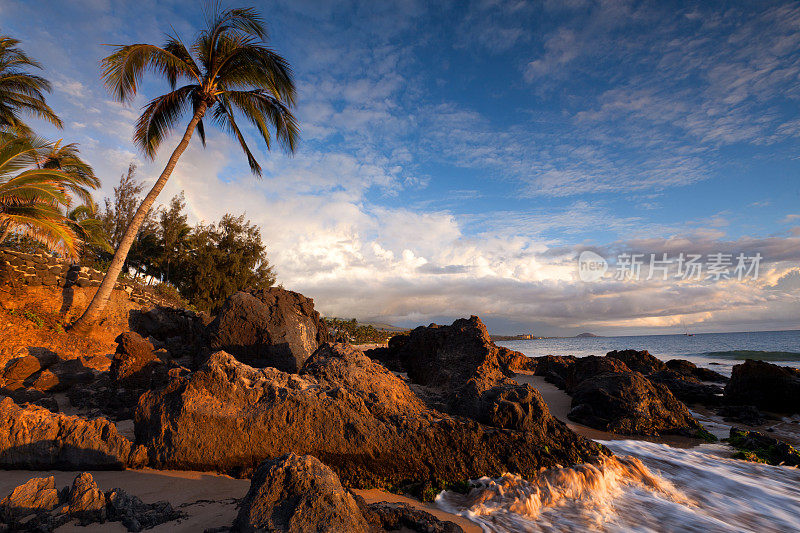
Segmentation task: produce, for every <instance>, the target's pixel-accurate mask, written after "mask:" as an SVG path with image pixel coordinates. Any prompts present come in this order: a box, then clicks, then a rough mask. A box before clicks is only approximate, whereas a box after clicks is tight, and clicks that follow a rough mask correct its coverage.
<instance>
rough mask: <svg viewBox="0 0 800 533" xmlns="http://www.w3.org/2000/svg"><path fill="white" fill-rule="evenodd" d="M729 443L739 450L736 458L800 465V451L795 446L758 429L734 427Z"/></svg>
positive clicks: (773, 463)
mask: <svg viewBox="0 0 800 533" xmlns="http://www.w3.org/2000/svg"><path fill="white" fill-rule="evenodd" d="M728 443H729V444H730V445H731V446H733V447H734V448H735V449H736V450H737V452H736V453H735V454H734V458H736V459H744V460H746V461H756V462H759V463H767V464H771V465H786V466H795V467H800V452H798V451H797V449H795V447H794V446H791V445H789V444H787V443H785V442H782V441H779V440H778V439H775V438H772V437H770V436H768V435H764V434H763V433H759V432H758V431H747V430H743V429H739V428H735V427H732V428H731V431H730V436H729V437H728Z"/></svg>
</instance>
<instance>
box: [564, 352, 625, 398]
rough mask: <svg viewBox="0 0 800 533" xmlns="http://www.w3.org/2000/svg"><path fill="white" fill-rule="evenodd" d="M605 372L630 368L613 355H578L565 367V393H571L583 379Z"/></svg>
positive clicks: (623, 370) (622, 370)
mask: <svg viewBox="0 0 800 533" xmlns="http://www.w3.org/2000/svg"><path fill="white" fill-rule="evenodd" d="M606 372H630V369H629V368H628V366H627V365H626V364H625V363H624V362H622V360H620V359H615V358H613V357H598V356H596V355H588V356H586V357H579V358H577V359H575V362H574V363H573V364H571V365H570V366H569V367H568V369H567V377H566V381H565V383H564V385H565V386H564V390H565V391H566V393H567V394H573V393H574V392H575V389H576V388H577V387H578V385H580V383H581V382H582V381H583V380H585V379H588V378H592V377H594V376H596V375H598V374H603V373H606Z"/></svg>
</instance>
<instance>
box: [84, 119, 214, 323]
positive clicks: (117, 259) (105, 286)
mask: <svg viewBox="0 0 800 533" xmlns="http://www.w3.org/2000/svg"><path fill="white" fill-rule="evenodd" d="M206 107H207V104H206V103H201V104H200V105H199V106H198V107H197V110H196V111H195V114H194V116H193V117H192V120H191V121H190V122H189V125H188V126H187V127H186V132H185V133H184V134H183V138H182V139H181V142H180V143H178V146H177V147H175V151H173V152H172V155H171V156H170V158H169V161H167V166H166V167H164V171H163V172H162V173H161V176H159V177H158V180H156V183H155V185H153V188H152V189H150V192H148V193H147V196H145V198H144V200H143V201H142V203H141V205H140V206H139V208H138V209H137V210H136V214H135V215H134V216H133V220H131V223H130V225H129V226H128V229H126V230H125V235H123V236H122V240H121V241H120V243H119V248H117V251H116V252H115V253H114V258H113V259H112V260H111V264H110V265H109V267H108V272H107V273H106V276H105V277H104V278H103V282H102V283H101V284H100V287H98V288H97V292H96V293H95V294H94V297H93V298H92V301H91V302H90V303H89V307H87V308H86V311H84V312H83V315H81V317H80V318H79V319H78V320H76V321H75V323H74V324H73V325H72V330H73V331H75V332H78V333H87V332H88V331H89V330H90V329H91V328H92V326H93V325H94V323H95V322H96V321H97V319H98V318H100V314H101V313H102V312H103V310H104V309H105V307H106V305H107V304H108V300H109V298H111V291H113V290H114V285H115V284H116V283H117V278H118V277H119V274H120V272H122V266H123V264H124V263H125V259H126V258H127V257H128V252H129V251H130V249H131V245H133V241H134V240H135V239H136V234H137V233H139V227H140V226H141V225H142V222H143V221H144V218H145V216H146V215H147V212H148V211H149V210H150V208H151V207H152V206H153V203H154V202H155V201H156V198H157V197H158V195H159V194H160V193H161V190H162V189H163V188H164V186H165V185H166V184H167V180H168V179H169V177H170V175H172V171H173V170H174V169H175V165H177V164H178V159H179V158H180V157H181V155H182V154H183V152H184V151H185V150H186V147H187V146H189V139H191V138H192V133H193V132H194V129H195V128H196V127H197V123H198V122H200V119H201V118H203V115H204V114H205V112H206Z"/></svg>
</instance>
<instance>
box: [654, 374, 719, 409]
mask: <svg viewBox="0 0 800 533" xmlns="http://www.w3.org/2000/svg"><path fill="white" fill-rule="evenodd" d="M647 379H649V380H650V381H651V382H653V383H660V384H662V385H664V386H666V387H667V388H668V389H669V390H670V392H672V394H673V395H675V397H676V398H678V399H679V400H680V401H682V402H686V403H701V404H703V405H717V404H719V403H720V402H721V400H722V391H723V388H722V386H721V385H710V384H706V383H703V382H702V381H700V380H699V379H697V378H696V377H694V375H693V374H684V373H680V372H676V371H674V370H670V369H668V368H665V369H664V370H659V371H658V372H654V373H652V374H650V375H649V376H647Z"/></svg>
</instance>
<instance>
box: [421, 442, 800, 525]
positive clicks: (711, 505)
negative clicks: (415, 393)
mask: <svg viewBox="0 0 800 533" xmlns="http://www.w3.org/2000/svg"><path fill="white" fill-rule="evenodd" d="M603 444H605V445H606V446H607V447H609V448H611V449H612V451H614V453H616V454H617V457H612V458H606V459H603V460H602V461H601V462H600V463H598V464H597V465H588V464H585V465H577V466H573V467H568V468H551V469H546V470H542V472H541V473H540V474H539V475H538V476H537V477H536V479H531V480H525V479H522V478H521V477H519V476H515V475H512V474H505V475H503V476H501V477H499V478H496V479H490V478H488V477H484V478H481V479H478V480H476V481H473V487H472V490H471V491H470V492H469V494H457V493H453V492H442V493H441V494H439V496H438V497H437V499H436V503H437V505H438V506H439V507H440V508H442V509H443V510H446V511H449V512H452V513H456V514H460V515H462V516H465V517H467V518H469V519H470V520H472V521H474V522H475V523H477V524H479V525H480V526H481V527H482V528H483V530H484V531H487V532H490V531H491V532H498V533H505V532H517V531H525V532H539V531H548V532H550V531H553V532H554V531H613V532H622V531H631V530H636V531H653V532H656V531H658V532H662V531H676V532H677V531H709V532H717V531H718V532H733V531H758V532H766V531H799V530H800V492H798V489H797V487H798V486H800V470H798V469H795V468H788V467H776V466H768V465H761V464H756V463H748V462H744V461H737V460H734V459H726V458H723V457H721V456H719V455H718V454H719V453H720V452H721V451H722V450H724V448H723V447H722V446H720V445H705V446H703V447H701V448H695V449H691V450H687V449H681V448H672V447H670V446H668V445H665V444H656V443H650V442H643V441H609V442H603Z"/></svg>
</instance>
